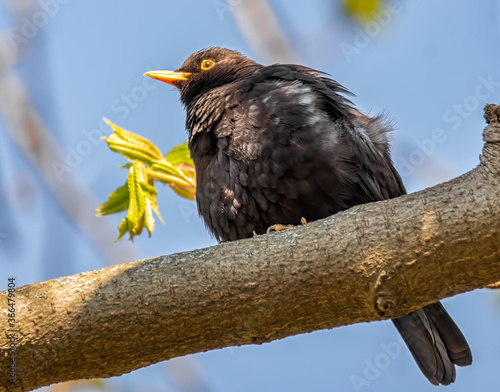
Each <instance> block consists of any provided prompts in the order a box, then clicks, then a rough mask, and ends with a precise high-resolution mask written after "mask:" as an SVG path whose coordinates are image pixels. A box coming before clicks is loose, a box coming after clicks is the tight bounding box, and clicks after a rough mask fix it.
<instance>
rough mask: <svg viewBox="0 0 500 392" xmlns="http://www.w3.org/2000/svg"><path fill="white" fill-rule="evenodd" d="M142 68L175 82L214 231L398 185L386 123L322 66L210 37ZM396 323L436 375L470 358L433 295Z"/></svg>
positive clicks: (320, 211) (284, 219)
mask: <svg viewBox="0 0 500 392" xmlns="http://www.w3.org/2000/svg"><path fill="white" fill-rule="evenodd" d="M145 75H146V76H149V77H152V78H155V79H158V80H161V81H163V82H166V83H169V84H171V85H173V86H175V87H177V88H178V89H179V90H180V98H181V101H182V103H183V104H184V106H185V109H186V128H187V130H188V133H189V150H190V152H191V156H192V158H193V161H194V164H195V168H196V201H197V205H198V211H199V213H200V215H201V216H202V218H203V220H204V222H205V224H206V226H207V228H208V229H209V230H210V231H211V232H212V233H213V235H214V236H215V237H216V238H217V239H218V240H222V241H232V240H238V239H242V238H247V237H251V236H252V235H254V233H257V234H263V233H266V231H267V229H268V228H269V227H271V226H273V225H276V224H280V225H298V224H300V223H301V221H302V220H303V219H302V218H305V219H306V220H307V221H314V220H316V219H320V218H325V217H327V216H330V215H332V214H335V213H337V212H339V211H342V210H345V209H347V208H349V207H352V206H355V205H357V204H363V203H369V202H374V201H378V200H384V199H390V198H393V197H397V196H400V195H403V194H405V193H406V190H405V187H404V185H403V183H402V180H401V177H400V176H399V174H398V172H397V171H396V169H395V168H394V166H393V163H392V160H391V157H390V153H389V145H388V132H389V131H390V127H389V126H388V124H387V123H386V122H385V121H384V120H383V118H381V117H373V118H372V117H368V116H366V115H364V114H362V113H361V112H360V111H358V110H357V109H356V108H355V107H354V106H353V104H352V102H351V101H349V100H348V99H347V98H346V95H349V94H350V93H349V91H348V90H346V89H345V88H344V87H343V86H341V85H340V84H339V83H337V82H336V81H335V80H333V79H331V78H329V77H328V76H327V74H325V73H324V72H321V71H317V70H314V69H312V68H308V67H305V66H302V65H295V64H274V65H269V66H263V65H261V64H259V63H257V62H255V61H253V60H250V59H249V58H247V57H245V56H243V55H241V54H240V53H238V52H236V51H233V50H229V49H224V48H217V47H214V48H208V49H205V50H201V51H199V52H196V53H193V54H192V55H190V56H189V57H188V58H187V59H186V61H185V62H184V63H183V64H182V66H181V67H180V68H179V69H177V70H176V71H151V72H147V73H146V74H145ZM392 321H393V322H394V324H395V326H396V328H397V329H398V331H399V332H400V334H401V335H402V337H403V339H404V340H405V342H406V344H407V346H408V348H409V349H410V351H411V353H412V355H413V357H414V358H415V361H416V362H417V364H418V366H419V367H420V369H421V371H422V372H423V374H424V375H425V377H427V378H428V379H429V381H430V382H431V383H432V384H434V385H439V384H442V385H448V384H451V383H452V382H454V380H455V365H458V366H467V365H470V364H471V363H472V354H471V351H470V348H469V346H468V344H467V341H466V340H465V338H464V336H463V335H462V333H461V331H460V330H459V328H458V327H457V325H456V324H455V323H454V321H453V320H452V318H451V317H450V316H449V315H448V313H447V312H446V310H445V309H444V307H443V306H442V305H441V303H440V302H436V303H433V304H431V305H428V306H426V307H424V308H422V309H419V310H417V311H415V312H412V313H410V314H408V315H406V316H403V317H400V318H397V319H393V320H392Z"/></svg>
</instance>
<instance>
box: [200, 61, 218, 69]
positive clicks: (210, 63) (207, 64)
mask: <svg viewBox="0 0 500 392" xmlns="http://www.w3.org/2000/svg"><path fill="white" fill-rule="evenodd" d="M214 65H215V61H213V60H203V61H202V62H201V69H202V70H203V71H208V70H209V69H210V68H212V67H213V66H214Z"/></svg>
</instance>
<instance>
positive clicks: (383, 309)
mask: <svg viewBox="0 0 500 392" xmlns="http://www.w3.org/2000/svg"><path fill="white" fill-rule="evenodd" d="M388 279H389V276H388V275H387V274H386V272H385V271H382V272H381V273H380V275H379V276H378V278H377V282H376V283H375V310H376V311H377V313H378V314H379V315H380V316H384V317H387V316H392V315H393V314H394V312H395V310H396V307H397V296H396V295H395V294H394V292H393V291H392V290H390V289H389V288H388V284H387V280H388Z"/></svg>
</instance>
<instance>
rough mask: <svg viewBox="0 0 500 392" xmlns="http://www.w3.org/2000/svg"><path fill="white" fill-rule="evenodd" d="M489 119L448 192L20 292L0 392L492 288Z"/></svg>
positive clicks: (495, 237)
mask: <svg viewBox="0 0 500 392" xmlns="http://www.w3.org/2000/svg"><path fill="white" fill-rule="evenodd" d="M485 117H486V119H487V121H488V123H489V125H488V126H487V127H486V129H485V131H484V134H483V137H484V140H485V142H486V143H485V146H484V149H483V153H482V155H481V163H480V164H479V166H478V167H476V168H475V169H473V170H472V171H470V172H468V173H466V174H464V175H462V176H460V177H458V178H455V179H453V180H451V181H449V182H446V183H443V184H440V185H437V186H435V187H432V188H429V189H426V190H423V191H421V192H417V193H414V194H411V195H406V196H402V197H399V198H397V199H392V200H387V201H382V202H377V203H372V204H366V205H362V206H357V207H354V208H351V209H349V210H347V211H344V212H342V213H339V214H336V215H334V216H331V217H329V218H327V219H323V220H321V221H317V222H313V223H310V224H308V225H307V226H305V227H296V228H293V229H290V230H286V231H283V232H278V233H272V234H270V235H269V236H268V237H267V236H259V237H257V238H254V239H249V240H241V241H236V242H230V243H223V244H220V245H218V246H214V247H210V248H206V249H200V250H194V251H191V252H185V253H179V254H174V255H170V256H159V257H155V258H152V259H148V260H141V261H137V262H133V263H127V264H122V265H116V266H112V267H109V268H105V269H101V270H98V271H92V272H84V273H81V274H77V275H73V276H67V277H62V278H59V279H53V280H50V281H46V282H41V283H36V284H32V285H28V286H24V287H20V288H18V289H17V290H16V293H15V295H16V297H15V310H16V312H15V314H16V316H15V317H16V327H17V328H18V332H16V334H17V340H16V346H15V364H16V365H15V366H16V367H15V370H16V382H15V383H14V384H11V383H10V382H9V380H8V377H7V374H4V375H2V377H0V391H7V390H8V391H13V392H16V391H28V390H32V389H34V388H38V387H41V386H44V385H49V384H52V383H56V382H61V381H68V380H77V379H82V378H95V377H110V376H116V375H120V374H123V373H126V372H130V371H132V370H134V369H137V368H140V367H143V366H146V365H150V364H152V363H155V362H158V361H163V360H166V359H169V358H173V357H177V356H182V355H186V354H190V353H197V352H202V351H207V350H213V349H216V348H221V347H227V346H234V345H242V344H255V343H257V344H259V343H263V342H269V341H272V340H275V339H280V338H284V337H286V336H291V335H296V334H300V333H305V332H310V331H314V330H319V329H325V328H333V327H337V326H341V325H347V324H353V323H358V322H366V321H373V320H380V319H384V318H393V317H397V316H402V315H404V314H406V313H409V312H410V311H413V310H415V309H417V308H420V307H422V306H424V305H427V304H429V303H431V302H434V301H436V300H438V299H442V298H445V297H448V296H451V295H454V294H458V293H463V292H466V291H469V290H473V289H476V288H481V287H485V286H487V285H489V284H493V283H495V282H498V281H500V106H497V105H488V106H487V107H486V110H485ZM0 294H1V295H0V308H1V309H2V313H1V314H0V316H1V318H0V334H1V335H0V349H1V350H2V351H1V354H2V355H1V359H0V361H1V369H3V370H2V372H5V370H4V369H6V368H7V366H8V363H9V361H10V360H11V358H12V357H11V356H9V352H8V349H9V347H10V343H11V340H10V339H9V333H11V332H9V326H8V324H7V315H6V314H7V312H4V310H5V309H7V294H8V293H7V292H2V293H0Z"/></svg>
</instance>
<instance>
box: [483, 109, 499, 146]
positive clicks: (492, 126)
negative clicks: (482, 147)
mask: <svg viewBox="0 0 500 392" xmlns="http://www.w3.org/2000/svg"><path fill="white" fill-rule="evenodd" d="M484 118H485V119H486V122H487V123H488V125H487V126H486V128H484V132H483V139H484V141H485V142H487V143H500V106H499V105H493V104H489V105H486V106H485V107H484Z"/></svg>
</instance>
